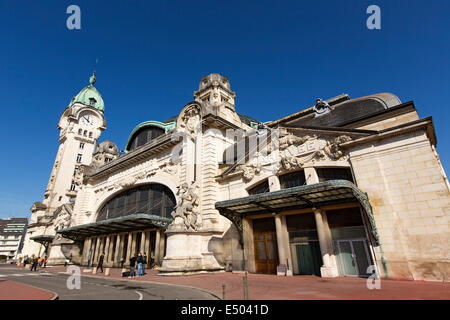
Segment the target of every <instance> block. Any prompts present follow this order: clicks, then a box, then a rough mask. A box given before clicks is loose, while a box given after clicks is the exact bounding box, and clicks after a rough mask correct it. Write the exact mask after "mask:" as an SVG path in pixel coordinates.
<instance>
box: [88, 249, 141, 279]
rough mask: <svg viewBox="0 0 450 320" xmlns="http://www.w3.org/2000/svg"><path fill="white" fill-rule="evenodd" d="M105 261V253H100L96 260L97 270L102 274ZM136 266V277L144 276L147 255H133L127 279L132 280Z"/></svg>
mask: <svg viewBox="0 0 450 320" xmlns="http://www.w3.org/2000/svg"><path fill="white" fill-rule="evenodd" d="M104 260H105V253H104V252H102V254H101V255H100V257H99V258H98V264H97V270H100V272H101V273H103V262H104ZM136 265H137V276H138V277H141V276H143V275H144V274H145V266H146V265H147V253H146V252H144V254H142V253H140V252H139V253H135V254H134V255H133V256H132V257H131V258H130V272H129V275H128V278H132V277H135V276H136V273H135V269H136Z"/></svg>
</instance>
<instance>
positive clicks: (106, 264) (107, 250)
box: [103, 236, 111, 266]
mask: <svg viewBox="0 0 450 320" xmlns="http://www.w3.org/2000/svg"><path fill="white" fill-rule="evenodd" d="M110 243H111V240H110V236H106V244H105V249H104V250H103V251H104V252H105V258H104V260H105V261H104V262H105V266H108V256H109V246H110Z"/></svg>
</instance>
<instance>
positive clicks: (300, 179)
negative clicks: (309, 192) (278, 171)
mask: <svg viewBox="0 0 450 320" xmlns="http://www.w3.org/2000/svg"><path fill="white" fill-rule="evenodd" d="M305 184H306V179H305V171H303V170H300V171H296V172H292V173H288V174H284V175H282V176H280V186H281V189H287V188H293V187H298V186H303V185H305Z"/></svg>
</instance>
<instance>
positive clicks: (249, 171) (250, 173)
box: [240, 164, 261, 182]
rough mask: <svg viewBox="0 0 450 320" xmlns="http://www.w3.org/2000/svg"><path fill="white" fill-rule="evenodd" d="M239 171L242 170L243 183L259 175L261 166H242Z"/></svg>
mask: <svg viewBox="0 0 450 320" xmlns="http://www.w3.org/2000/svg"><path fill="white" fill-rule="evenodd" d="M240 170H242V179H243V180H244V181H245V182H249V181H251V180H252V179H253V178H254V177H255V175H258V174H260V172H261V166H259V165H257V164H243V165H241V166H240Z"/></svg>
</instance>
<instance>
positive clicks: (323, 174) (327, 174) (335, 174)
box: [316, 168, 353, 182]
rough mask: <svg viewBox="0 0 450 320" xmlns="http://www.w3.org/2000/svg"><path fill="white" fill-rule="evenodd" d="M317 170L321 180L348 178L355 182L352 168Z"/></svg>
mask: <svg viewBox="0 0 450 320" xmlns="http://www.w3.org/2000/svg"><path fill="white" fill-rule="evenodd" d="M316 171H317V176H318V177H319V181H320V182H324V181H328V180H347V181H350V182H353V176H352V171H351V170H350V168H317V169H316Z"/></svg>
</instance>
